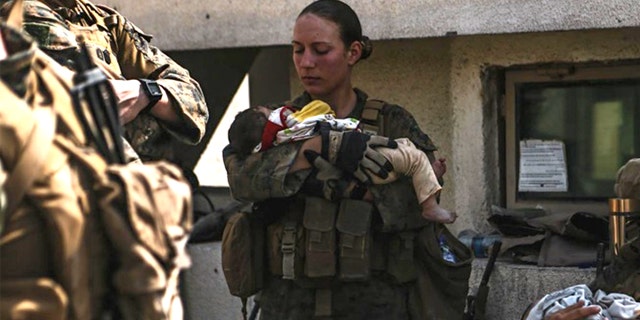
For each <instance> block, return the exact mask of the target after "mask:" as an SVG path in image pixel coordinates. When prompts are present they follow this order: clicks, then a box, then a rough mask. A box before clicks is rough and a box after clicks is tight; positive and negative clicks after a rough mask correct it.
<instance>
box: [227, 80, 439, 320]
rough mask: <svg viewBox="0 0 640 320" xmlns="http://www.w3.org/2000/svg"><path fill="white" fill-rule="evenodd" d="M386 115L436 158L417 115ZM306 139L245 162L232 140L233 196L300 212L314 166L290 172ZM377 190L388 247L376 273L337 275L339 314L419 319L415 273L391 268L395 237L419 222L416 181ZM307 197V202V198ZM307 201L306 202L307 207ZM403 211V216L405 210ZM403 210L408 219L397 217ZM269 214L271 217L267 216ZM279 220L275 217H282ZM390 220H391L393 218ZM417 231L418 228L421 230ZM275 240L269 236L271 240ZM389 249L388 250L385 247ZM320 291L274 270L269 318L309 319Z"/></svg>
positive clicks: (356, 113)
mask: <svg viewBox="0 0 640 320" xmlns="http://www.w3.org/2000/svg"><path fill="white" fill-rule="evenodd" d="M355 91H356V94H357V104H356V107H355V109H354V110H353V112H352V113H351V114H350V115H349V117H354V118H358V119H361V118H362V113H363V111H364V108H365V104H366V101H367V99H368V97H367V95H366V94H365V93H364V92H362V91H360V90H358V89H355ZM311 100H312V99H311V97H310V96H309V95H308V94H306V93H304V94H303V95H301V96H300V97H298V98H296V99H295V100H294V101H293V102H291V103H290V104H291V105H292V106H293V107H294V108H297V109H300V108H302V107H303V106H304V105H306V104H307V103H309V102H310V101H311ZM380 112H381V113H382V114H383V116H384V122H385V125H384V130H383V132H382V133H381V134H382V135H384V136H387V137H389V138H392V139H396V138H401V137H407V138H409V139H410V140H411V141H412V142H413V143H414V144H415V145H416V147H418V148H419V149H421V150H423V151H425V152H426V153H427V155H429V158H430V159H431V160H433V151H435V150H436V148H435V146H434V144H433V142H432V141H431V139H430V138H429V136H427V135H426V134H425V133H423V132H422V131H421V130H420V128H419V126H418V124H417V123H416V121H415V119H414V118H413V116H412V115H411V114H410V113H409V112H407V111H406V110H404V109H403V108H402V107H399V106H397V105H392V104H385V105H384V107H383V108H382V109H381V111H380ZM299 146H300V144H299V143H291V144H284V145H280V146H278V147H275V148H272V149H269V150H267V151H265V152H260V153H255V154H253V155H251V156H249V157H248V158H247V159H246V160H245V161H240V160H238V158H237V156H236V155H235V154H234V153H233V150H232V149H231V148H230V147H229V146H228V147H227V148H225V150H224V161H225V166H226V169H227V173H228V181H229V185H230V187H231V191H232V194H233V196H234V197H235V198H237V199H242V200H246V201H254V202H257V203H256V206H255V208H256V210H257V211H258V212H263V213H265V214H266V216H268V217H271V216H272V215H275V216H285V215H299V214H300V212H302V211H303V210H304V208H301V207H300V199H301V198H305V197H306V196H307V195H305V192H306V191H305V190H307V189H306V186H305V184H309V183H311V181H313V179H314V177H313V174H312V172H313V171H312V170H302V171H298V172H295V173H293V174H288V172H287V171H288V168H289V165H290V164H291V163H292V162H293V159H294V157H295V156H296V154H297V152H298V148H299ZM371 191H372V192H373V193H374V195H375V198H376V203H375V205H376V209H377V210H376V212H377V213H378V214H379V215H377V216H376V217H374V218H373V219H374V220H373V221H374V222H373V225H372V228H373V230H376V231H374V234H373V245H372V248H373V249H372V251H373V252H383V253H382V254H381V255H378V256H377V258H376V256H375V254H374V256H372V258H371V260H372V262H371V277H370V279H369V280H368V281H362V282H340V281H332V282H331V283H330V284H329V286H330V289H331V295H332V298H331V301H332V315H331V317H332V318H333V319H409V318H417V317H418V314H419V313H420V312H421V311H420V310H421V309H420V308H421V306H420V305H419V304H420V303H419V302H418V301H417V299H416V296H415V295H414V293H415V288H414V287H415V283H416V282H415V279H410V280H408V281H399V280H398V278H397V277H394V276H393V275H391V274H390V272H389V269H388V264H387V269H385V263H387V262H389V261H391V260H393V258H391V257H389V256H388V255H387V254H386V252H390V250H389V243H390V241H391V240H392V239H393V237H394V236H396V235H398V234H399V233H401V232H403V231H406V230H409V229H411V228H416V227H419V226H420V223H419V221H421V219H420V218H419V217H420V208H419V206H418V204H417V200H416V199H415V193H414V192H413V191H412V185H411V182H410V180H408V179H401V180H399V181H397V183H392V184H388V185H375V186H372V187H371ZM302 203H304V202H302ZM302 206H304V205H302ZM399 213H404V214H399ZM399 215H403V216H404V218H402V217H398V216H399ZM267 219H268V218H267ZM277 219H278V218H277V217H276V218H275V220H277ZM388 222H389V223H388ZM414 230H415V229H414ZM381 231H385V232H381ZM267 241H269V240H267ZM382 248H384V249H382ZM314 299H315V293H314V289H313V288H308V286H306V285H305V283H304V281H302V282H298V281H297V280H294V281H291V280H284V279H282V278H281V277H280V276H277V275H271V276H270V277H268V278H267V279H266V280H265V285H264V287H263V289H262V291H261V294H260V305H261V308H262V311H261V316H262V318H263V319H266V320H268V319H310V318H312V317H313V316H314Z"/></svg>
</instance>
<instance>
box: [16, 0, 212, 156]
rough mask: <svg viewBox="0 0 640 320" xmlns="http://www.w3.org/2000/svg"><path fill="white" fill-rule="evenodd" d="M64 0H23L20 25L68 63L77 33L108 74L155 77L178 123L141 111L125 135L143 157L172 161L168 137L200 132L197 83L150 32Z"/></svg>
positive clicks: (202, 117)
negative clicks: (168, 121)
mask: <svg viewBox="0 0 640 320" xmlns="http://www.w3.org/2000/svg"><path fill="white" fill-rule="evenodd" d="M65 3H67V4H63V3H60V1H54V0H49V1H35V0H27V1H25V3H24V7H25V21H24V28H25V30H26V31H27V32H28V33H29V34H30V35H32V36H33V37H34V38H35V40H36V41H37V42H38V44H39V46H40V48H41V49H42V50H43V51H45V52H46V53H47V54H49V55H50V56H51V57H53V58H54V59H55V60H56V61H58V62H59V63H60V64H62V65H65V66H67V67H69V68H71V69H73V61H72V59H70V57H71V55H72V54H73V53H74V52H77V51H78V43H77V41H79V40H80V38H79V37H80V36H82V38H83V39H84V42H85V43H87V45H88V47H89V53H90V54H91V55H92V57H93V60H94V62H96V63H97V64H98V65H99V66H100V67H101V68H102V69H103V71H105V73H106V74H107V75H108V76H109V77H111V78H113V79H123V78H124V79H139V78H150V79H157V81H158V84H159V85H161V86H162V87H163V88H164V89H165V91H166V92H167V93H168V95H169V98H170V100H171V101H172V105H173V106H174V108H175V112H176V113H177V114H178V118H179V119H180V123H179V124H177V125H169V124H167V123H162V122H161V121H159V120H158V119H156V118H155V117H153V116H152V115H151V114H148V113H141V114H139V115H138V116H137V117H136V118H135V119H134V120H133V121H131V122H130V123H128V124H126V125H125V138H126V139H127V140H128V141H129V142H130V143H131V145H132V147H133V149H134V150H135V151H136V152H137V153H138V154H139V155H140V157H141V158H142V160H158V159H167V160H170V161H173V162H176V160H177V159H176V158H177V155H175V154H173V149H174V147H173V146H172V143H176V142H178V143H187V144H196V143H198V142H200V140H201V139H202V137H203V135H204V132H205V125H206V122H207V120H208V109H207V105H206V103H205V100H204V95H203V93H202V90H201V89H200V85H199V84H198V83H197V82H196V81H195V80H194V79H192V78H191V77H190V75H189V72H188V71H187V70H185V69H184V68H182V67H181V66H179V65H178V64H177V63H175V62H174V61H173V60H172V59H171V58H169V57H168V56H167V55H166V54H164V53H163V52H161V51H160V50H158V49H157V48H156V47H154V46H152V45H150V43H149V41H150V40H151V36H149V35H147V34H145V33H143V32H142V31H141V30H140V29H139V28H137V27H136V26H135V25H133V24H132V23H131V22H130V21H128V20H127V19H126V18H125V17H123V16H122V15H120V14H119V13H117V12H116V11H114V10H112V9H110V8H107V7H103V6H96V5H94V4H92V3H91V2H89V1H85V0H77V1H65ZM5 7H6V6H5ZM167 141H171V143H168V142H167Z"/></svg>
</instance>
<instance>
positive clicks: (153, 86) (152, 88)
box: [149, 82, 162, 96]
mask: <svg viewBox="0 0 640 320" xmlns="http://www.w3.org/2000/svg"><path fill="white" fill-rule="evenodd" d="M149 93H151V95H152V96H162V90H160V86H159V85H158V84H157V83H156V82H150V83H149Z"/></svg>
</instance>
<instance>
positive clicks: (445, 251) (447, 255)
mask: <svg viewBox="0 0 640 320" xmlns="http://www.w3.org/2000/svg"><path fill="white" fill-rule="evenodd" d="M438 244H439V245H440V250H441V251H442V259H444V260H445V261H448V262H451V263H456V256H455V255H454V254H453V252H452V251H451V249H450V248H449V246H448V245H447V241H446V240H445V239H444V235H440V237H438Z"/></svg>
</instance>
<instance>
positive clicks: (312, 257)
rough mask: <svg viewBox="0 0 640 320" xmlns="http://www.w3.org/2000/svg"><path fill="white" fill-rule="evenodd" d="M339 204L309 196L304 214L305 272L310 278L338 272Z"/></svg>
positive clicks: (327, 275) (328, 275)
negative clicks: (337, 216) (336, 223)
mask: <svg viewBox="0 0 640 320" xmlns="http://www.w3.org/2000/svg"><path fill="white" fill-rule="evenodd" d="M336 209H337V205H336V203H334V202H330V201H327V200H325V199H323V198H316V197H308V198H307V201H306V204H305V209H304V216H303V220H302V221H303V222H302V223H303V226H304V229H305V233H306V236H305V240H306V245H305V249H306V250H305V253H306V259H305V263H304V274H305V275H306V276H307V277H310V278H317V277H331V276H334V275H335V274H336V253H335V251H336V231H335V220H336V211H337V210H336Z"/></svg>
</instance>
